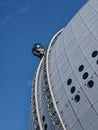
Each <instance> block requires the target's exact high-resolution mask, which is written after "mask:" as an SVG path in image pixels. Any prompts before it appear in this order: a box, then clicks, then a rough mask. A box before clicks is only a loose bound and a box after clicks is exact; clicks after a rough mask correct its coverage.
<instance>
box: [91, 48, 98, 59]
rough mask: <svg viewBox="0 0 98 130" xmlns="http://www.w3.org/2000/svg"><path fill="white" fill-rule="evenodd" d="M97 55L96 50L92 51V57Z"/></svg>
mask: <svg viewBox="0 0 98 130" xmlns="http://www.w3.org/2000/svg"><path fill="white" fill-rule="evenodd" d="M97 55H98V51H97V50H95V51H93V53H92V57H93V58H95V57H96V56H97Z"/></svg>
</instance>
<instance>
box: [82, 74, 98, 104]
mask: <svg viewBox="0 0 98 130" xmlns="http://www.w3.org/2000/svg"><path fill="white" fill-rule="evenodd" d="M90 80H93V81H94V86H93V87H92V88H89V87H88V86H87V83H88V81H90ZM82 88H83V90H84V92H85V94H86V95H87V98H88V99H89V101H90V102H91V104H93V103H94V102H96V101H97V100H98V77H97V76H96V75H95V73H94V74H92V75H91V77H89V78H88V79H87V81H86V83H85V85H84V86H83V87H82Z"/></svg>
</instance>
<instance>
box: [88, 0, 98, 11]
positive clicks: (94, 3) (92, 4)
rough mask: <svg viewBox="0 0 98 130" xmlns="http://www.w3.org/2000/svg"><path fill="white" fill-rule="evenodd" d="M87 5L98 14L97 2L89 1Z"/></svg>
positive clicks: (96, 0)
mask: <svg viewBox="0 0 98 130" xmlns="http://www.w3.org/2000/svg"><path fill="white" fill-rule="evenodd" d="M88 3H89V4H90V5H91V6H92V8H94V9H95V10H96V11H97V12H98V0H89V2H88Z"/></svg>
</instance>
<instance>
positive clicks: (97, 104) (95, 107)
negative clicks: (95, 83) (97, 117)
mask: <svg viewBox="0 0 98 130" xmlns="http://www.w3.org/2000/svg"><path fill="white" fill-rule="evenodd" d="M97 92H98V91H97ZM93 106H94V109H95V111H96V112H97V114H98V100H97V101H96V102H95V103H94V104H93Z"/></svg>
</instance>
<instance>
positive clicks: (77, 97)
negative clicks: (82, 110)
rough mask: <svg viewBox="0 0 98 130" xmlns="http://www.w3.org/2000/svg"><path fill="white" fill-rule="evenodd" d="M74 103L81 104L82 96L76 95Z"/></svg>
mask: <svg viewBox="0 0 98 130" xmlns="http://www.w3.org/2000/svg"><path fill="white" fill-rule="evenodd" d="M74 101H75V102H76V103H77V102H79V101H80V95H76V96H75V97H74Z"/></svg>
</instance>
